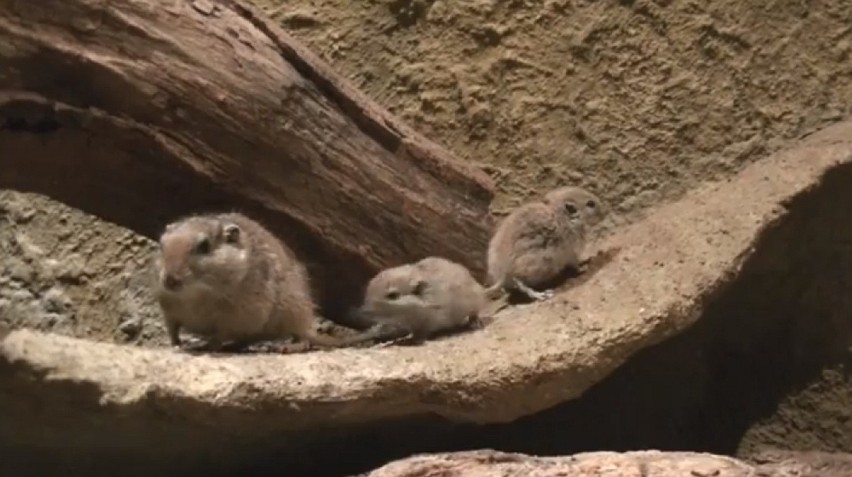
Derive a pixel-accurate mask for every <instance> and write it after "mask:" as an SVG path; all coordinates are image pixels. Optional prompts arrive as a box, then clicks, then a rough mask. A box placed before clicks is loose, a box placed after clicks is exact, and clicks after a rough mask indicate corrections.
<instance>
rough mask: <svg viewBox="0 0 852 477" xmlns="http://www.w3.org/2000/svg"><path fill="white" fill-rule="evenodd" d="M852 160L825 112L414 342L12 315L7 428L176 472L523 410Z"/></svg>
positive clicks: (649, 326) (688, 294)
mask: <svg viewBox="0 0 852 477" xmlns="http://www.w3.org/2000/svg"><path fill="white" fill-rule="evenodd" d="M850 160H852V122H846V123H841V124H838V125H836V126H832V127H830V128H827V129H826V130H824V131H821V132H819V133H817V134H815V135H814V136H812V137H810V138H808V139H806V140H804V141H802V143H801V144H799V145H798V146H797V147H796V148H794V149H791V150H789V151H786V152H783V153H781V154H778V155H775V156H773V157H770V158H767V159H766V160H764V161H761V162H759V163H756V164H754V165H752V166H749V167H748V168H746V169H745V170H744V171H743V172H742V173H741V174H739V175H738V176H736V177H734V178H732V179H731V180H729V181H726V182H720V183H710V184H706V185H704V186H702V187H700V188H698V189H696V190H695V191H693V192H691V193H690V194H688V195H687V196H686V197H684V199H683V200H681V201H679V202H676V203H672V204H669V205H665V206H662V207H659V208H657V209H656V210H653V211H652V212H651V213H649V215H648V216H647V217H646V218H645V219H644V220H642V221H640V222H638V223H636V224H634V225H632V226H630V227H627V228H625V229H624V230H622V231H620V232H619V233H617V234H615V235H613V236H611V237H608V238H606V239H605V240H603V241H601V242H600V243H598V247H597V248H598V249H599V250H602V251H610V253H611V255H609V258H610V261H609V262H608V263H603V264H601V266H600V267H597V268H599V269H598V270H597V271H596V272H595V273H593V274H591V275H590V276H585V277H582V281H583V283H579V284H575V285H576V286H573V287H570V288H568V289H565V290H562V291H561V292H560V293H558V294H557V296H556V297H555V298H553V299H551V300H548V301H546V302H542V303H538V304H531V305H524V306H517V307H515V308H512V309H509V310H505V311H504V312H502V313H500V314H499V315H498V316H497V317H496V320H495V321H494V322H493V323H491V324H490V325H489V326H487V327H486V328H485V329H484V330H481V331H479V332H475V333H469V334H464V335H460V336H455V337H450V338H447V339H443V340H438V341H434V342H430V343H427V344H425V345H423V346H419V347H389V348H383V349H347V350H336V351H322V352H312V353H303V354H296V355H290V356H275V355H254V356H252V355H241V356H191V355H188V354H184V353H179V352H174V351H171V350H156V349H141V348H138V347H131V346H120V345H114V344H107V343H95V342H89V341H86V340H80V339H74V338H68V337H62V336H55V335H49V334H43V333H39V332H36V331H31V330H16V331H13V332H11V333H10V334H9V335H8V336H6V337H5V338H4V340H3V342H2V346H0V355H1V356H2V361H0V375H2V377H3V379H0V423H2V424H0V440H1V441H2V442H4V443H6V444H9V446H8V447H7V448H17V449H23V450H21V451H20V452H18V454H16V455H18V456H20V455H25V451H26V450H27V449H29V450H30V451H32V449H50V450H57V449H62V450H63V451H64V452H69V453H73V452H74V451H79V452H85V453H88V455H91V456H101V457H102V456H120V457H122V458H126V459H128V460H129V461H130V462H133V464H134V469H135V470H137V471H139V472H145V471H150V470H151V469H152V466H160V467H159V468H160V469H161V470H162V469H168V471H170V472H175V471H176V469H177V468H178V467H179V466H180V465H195V464H198V462H200V461H203V462H206V463H207V465H211V466H215V465H219V464H221V463H227V462H229V460H230V459H232V458H233V457H234V456H235V455H237V454H240V455H242V456H243V457H245V456H246V455H247V453H248V452H249V450H250V451H253V452H257V453H260V454H263V453H264V449H266V452H270V450H269V449H272V447H269V446H274V445H278V447H281V446H286V447H289V448H300V449H302V450H305V449H311V448H312V446H316V445H317V444H316V443H315V441H312V440H311V439H308V438H306V437H305V436H306V435H308V434H309V433H321V432H323V431H322V430H323V429H327V428H329V427H331V428H334V427H339V426H343V425H365V424H369V423H374V422H379V421H382V420H385V419H390V418H406V417H415V416H419V415H424V414H435V415H439V416H443V417H445V418H448V419H451V420H456V421H467V422H480V423H485V422H506V421H510V420H513V419H515V418H517V417H520V416H524V415H529V414H532V413H535V412H538V411H541V410H543V409H545V408H548V407H550V406H552V405H554V404H557V403H560V402H563V401H566V400H569V399H573V398H576V397H577V396H579V395H580V394H581V393H582V392H583V391H585V390H586V389H588V388H589V387H590V386H591V385H593V384H594V383H596V382H598V381H600V380H601V379H603V378H604V377H606V376H607V375H608V374H609V373H611V372H612V371H613V370H614V369H616V368H617V367H618V366H620V365H621V364H622V363H624V362H625V361H626V360H627V359H628V358H630V357H631V356H632V355H633V354H634V353H636V352H637V351H639V350H641V349H643V348H646V347H648V346H650V345H653V344H655V343H659V342H661V341H663V340H665V339H666V338H668V337H671V336H673V335H675V334H677V333H678V332H680V331H682V330H684V329H686V328H688V327H689V326H690V325H692V324H693V323H694V322H695V321H696V320H697V319H698V318H699V317H700V316H701V312H702V306H703V304H704V303H705V302H706V300H707V299H708V298H709V297H710V296H712V295H713V294H714V293H717V292H719V291H720V290H722V289H724V287H725V286H726V285H727V284H729V283H730V282H731V281H732V280H733V279H734V278H735V277H736V275H737V272H738V270H739V267H740V265H741V264H742V262H743V261H744V260H745V259H746V258H747V257H749V256H750V255H751V254H753V253H755V252H756V250H755V249H754V244H755V243H756V241H757V240H758V238H760V236H761V235H762V234H764V233H768V232H769V231H771V229H772V228H773V227H774V225H776V224H777V223H779V221H781V220H783V219H784V217H785V214H786V213H787V212H788V209H789V210H792V209H795V207H796V199H797V198H798V197H799V196H803V195H807V194H808V192H809V191H811V190H813V189H815V188H818V187H819V186H820V183H821V181H822V180H823V178H824V177H825V175H826V174H827V173H831V172H832V171H835V170H838V169H841V168H848V167H849V165H848V164H849V162H850ZM151 442H157V443H158V446H157V448H156V449H152V448H151ZM314 450H316V449H315V448H314ZM152 455H156V459H151V458H150V457H151V456H152ZM77 459H78V460H76V461H74V462H78V463H79V462H80V460H79V456H77ZM193 459H197V461H194V460H193ZM95 460H96V459H95ZM187 462H195V464H187ZM179 463H180V464H179ZM163 471H164V472H165V470H163Z"/></svg>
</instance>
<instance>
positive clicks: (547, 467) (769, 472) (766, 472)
mask: <svg viewBox="0 0 852 477" xmlns="http://www.w3.org/2000/svg"><path fill="white" fill-rule="evenodd" d="M850 461H852V456H848V455H832V454H817V453H811V454H808V453H788V454H787V455H786V456H785V457H783V458H779V460H778V461H777V462H772V463H767V464H765V465H762V464H757V465H752V464H748V463H745V462H742V461H739V460H737V459H732V458H730V457H724V456H718V455H712V454H704V453H695V452H658V451H638V452H626V453H617V452H587V453H582V454H576V455H573V456H565V457H533V456H527V455H523V454H509V453H505V452H497V451H492V450H479V451H472V452H458V453H450V454H433V455H420V456H414V457H411V458H408V459H403V460H400V461H396V462H392V463H390V464H388V465H385V466H383V467H381V468H379V469H376V470H374V471H373V472H370V473H369V474H365V477H414V476H425V475H435V476H437V475H440V476H441V477H514V476H518V477H520V476H524V477H565V476H572V477H581V476H582V477H686V476H689V477H792V476H796V477H806V476H810V477H817V476H824V477H829V476H831V477H834V476H837V477H840V476H841V475H852V474H849V473H848V472H849V470H850V469H852V467H850ZM841 472H846V473H841Z"/></svg>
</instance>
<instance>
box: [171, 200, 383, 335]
mask: <svg viewBox="0 0 852 477" xmlns="http://www.w3.org/2000/svg"><path fill="white" fill-rule="evenodd" d="M205 244H206V245H205ZM155 269H156V273H157V278H156V287H155V290H156V296H157V299H158V301H159V303H160V306H161V308H162V310H163V316H164V319H165V323H166V328H167V330H168V333H169V340H170V341H171V343H172V345H174V346H180V345H181V340H180V330H181V329H185V330H186V331H189V332H191V333H194V334H198V335H201V336H205V337H207V338H208V346H209V347H210V348H213V349H219V348H221V347H222V345H223V344H224V343H226V342H231V343H235V344H237V345H238V346H242V345H247V344H250V343H253V342H257V341H262V340H274V339H280V338H284V337H287V336H296V337H298V338H300V339H303V340H306V341H308V342H310V343H311V344H315V345H320V346H328V347H336V346H343V345H348V344H353V343H356V342H360V341H365V340H367V339H371V337H369V336H363V335H357V336H355V337H353V338H349V339H340V338H335V337H332V336H328V335H322V334H319V333H318V332H317V331H316V324H317V317H316V314H315V313H316V312H315V308H316V307H315V304H314V301H313V298H312V296H311V291H310V286H309V282H308V275H307V271H306V269H305V267H304V265H302V263H300V262H299V261H298V259H297V258H296V256H295V255H294V254H293V252H292V250H290V248H289V247H287V246H286V245H285V244H284V243H283V242H281V241H280V240H278V239H277V238H276V237H275V236H274V235H272V233H270V232H269V231H268V230H266V229H265V228H264V227H263V226H261V225H260V224H259V223H257V222H255V221H254V220H251V219H249V218H247V217H245V216H244V215H242V214H237V213H223V214H209V215H200V216H193V217H189V218H186V219H183V220H179V221H176V222H174V223H172V224H169V225H168V226H167V227H166V230H165V232H164V233H163V234H162V236H161V237H160V254H159V255H158V257H157V261H156V268H155ZM178 282H179V285H177V287H175V286H174V283H178Z"/></svg>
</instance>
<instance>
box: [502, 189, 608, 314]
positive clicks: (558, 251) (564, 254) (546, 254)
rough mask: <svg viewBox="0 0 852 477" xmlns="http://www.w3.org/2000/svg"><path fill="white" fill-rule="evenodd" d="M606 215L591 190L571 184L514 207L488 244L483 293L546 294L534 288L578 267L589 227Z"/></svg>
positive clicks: (537, 297)
mask: <svg viewBox="0 0 852 477" xmlns="http://www.w3.org/2000/svg"><path fill="white" fill-rule="evenodd" d="M605 215H606V211H605V206H604V204H602V203H601V201H600V199H598V197H597V196H596V195H594V194H592V193H591V192H589V191H587V190H585V189H582V188H580V187H570V186H569V187H560V188H558V189H554V190H552V191H550V192H548V193H547V194H545V196H544V197H543V198H542V199H541V200H537V201H533V202H530V203H527V204H524V205H522V206H520V207H518V208H516V209H515V210H514V211H512V213H510V214H509V215H508V216H506V217H505V218H504V219H503V220H502V221H500V223H499V224H498V225H497V228H496V230H495V232H494V235H493V236H492V237H491V240H490V242H489V244H488V257H487V265H488V266H487V268H488V275H487V276H488V283H489V284H490V286H489V287H488V288H487V289H486V295H487V296H488V297H489V298H492V299H493V298H496V297H497V296H500V295H501V294H502V293H504V292H510V291H518V292H520V293H522V294H524V295H526V296H528V297H529V298H531V299H533V300H544V299H547V298H549V297H551V296H552V295H553V292H552V291H551V290H544V291H540V290H536V289H538V288H541V287H542V286H546V284H548V283H549V282H551V281H552V280H554V279H556V278H557V277H559V275H560V274H561V273H563V272H564V271H565V270H566V268H568V267H572V268H577V267H578V265H579V263H580V254H581V253H582V251H583V248H584V247H585V244H586V234H587V231H588V228H589V227H590V226H592V225H595V224H597V223H598V222H600V220H601V219H602V218H603V217H604V216H605Z"/></svg>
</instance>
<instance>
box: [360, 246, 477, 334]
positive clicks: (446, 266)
mask: <svg viewBox="0 0 852 477" xmlns="http://www.w3.org/2000/svg"><path fill="white" fill-rule="evenodd" d="M486 302H487V300H486V297H485V287H483V286H482V285H481V284H480V283H479V282H478V281H476V279H475V278H474V277H473V275H472V274H471V273H470V271H469V270H468V269H467V268H466V267H465V266H464V265H461V264H458V263H456V262H453V261H450V260H447V259H445V258H441V257H434V256H433V257H427V258H424V259H422V260H420V261H418V262H414V263H408V264H404V265H400V266H396V267H392V268H387V269H385V270H382V271H380V272H379V273H377V274H376V275H375V276H374V277H373V278H372V279H371V280H370V282H369V283H368V284H367V287H366V290H365V292H364V301H363V304H362V305H361V307H360V308H359V309H358V310H356V313H358V314H360V315H361V316H362V317H366V318H367V319H368V320H370V321H373V322H374V323H376V324H378V325H379V326H381V327H387V328H391V329H393V330H397V331H401V332H403V333H405V334H406V335H407V336H406V338H405V339H406V340H407V341H410V342H412V343H418V342H422V341H424V340H426V339H429V338H431V337H433V336H434V335H436V334H438V333H440V332H446V331H451V330H460V329H463V328H478V327H481V326H482V321H481V320H480V318H481V316H480V313H481V311H482V309H483V307H484V306H485V304H486Z"/></svg>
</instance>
